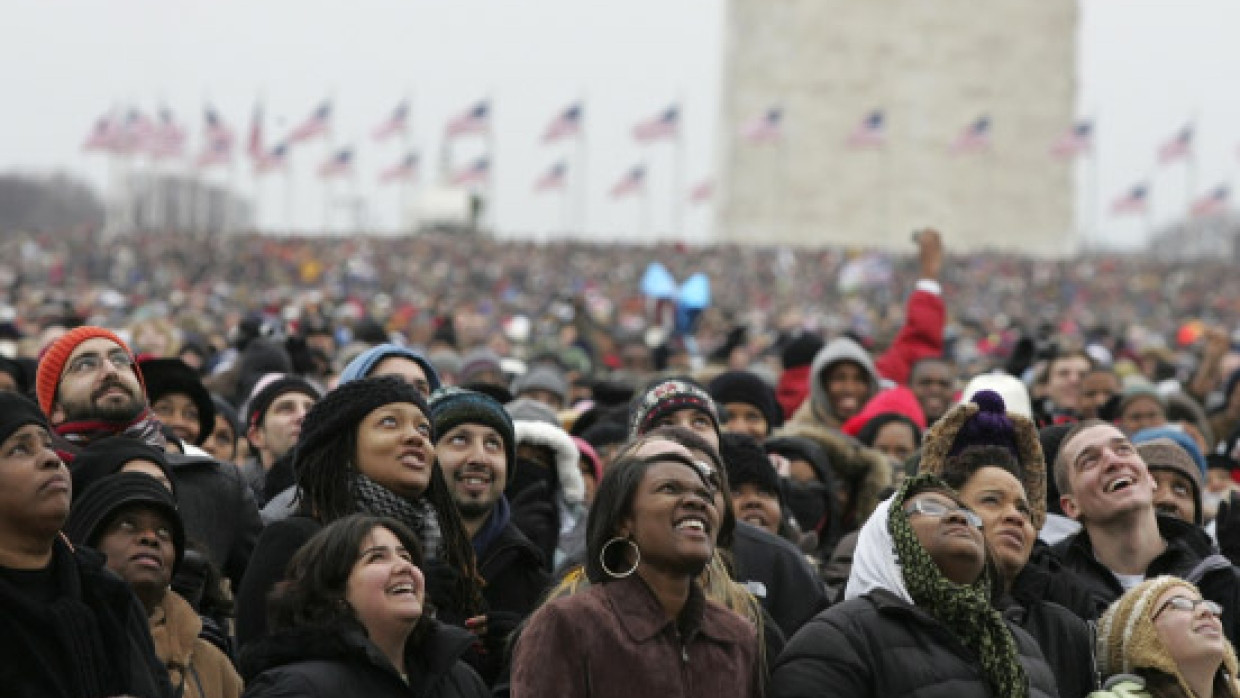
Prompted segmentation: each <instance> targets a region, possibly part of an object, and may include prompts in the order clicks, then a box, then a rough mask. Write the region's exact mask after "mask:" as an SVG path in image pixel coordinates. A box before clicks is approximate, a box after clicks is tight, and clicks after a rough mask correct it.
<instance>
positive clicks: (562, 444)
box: [509, 419, 586, 569]
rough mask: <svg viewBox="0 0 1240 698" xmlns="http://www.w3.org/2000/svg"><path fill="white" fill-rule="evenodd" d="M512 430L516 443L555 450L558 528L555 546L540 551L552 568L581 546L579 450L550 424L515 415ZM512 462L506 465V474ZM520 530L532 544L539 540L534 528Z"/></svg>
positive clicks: (583, 514) (582, 518)
mask: <svg viewBox="0 0 1240 698" xmlns="http://www.w3.org/2000/svg"><path fill="white" fill-rule="evenodd" d="M513 430H514V433H515V434H516V439H515V441H516V443H517V445H518V446H520V445H521V444H530V445H534V446H545V447H547V448H549V449H551V451H552V453H554V454H555V474H556V481H557V482H558V483H559V492H556V493H555V507H556V515H557V518H558V520H559V526H560V530H559V533H558V536H557V538H556V542H555V547H554V548H553V549H547V550H544V551H543V552H544V554H545V555H546V556H547V557H548V560H547V561H548V562H549V563H551V569H556V568H558V567H559V566H560V564H561V563H563V562H564V560H566V559H570V558H573V557H575V553H576V552H578V551H580V550H584V549H585V535H586V506H585V499H586V482H585V479H584V478H583V477H582V476H581V470H579V469H578V467H577V461H578V459H580V458H581V454H580V452H578V451H577V445H576V444H574V443H573V437H571V436H569V435H568V432H566V431H564V430H563V429H561V428H559V427H557V426H555V425H554V424H546V423H543V422H533V421H528V420H524V419H518V420H515V421H513ZM514 466H515V464H514ZM514 466H510V469H509V477H510V478H511V477H512V470H513V469H514ZM519 498H520V495H517V497H515V498H514V499H513V502H514V503H516V502H517V500H518V499H519ZM513 513H514V519H517V520H520V519H521V517H519V516H517V515H516V513H517V512H516V511H515V509H514V512H513ZM522 533H524V534H526V536H528V537H529V538H530V540H531V541H532V542H533V543H535V544H536V545H537V544H538V543H539V536H538V535H537V533H536V532H534V531H525V530H523V531H522Z"/></svg>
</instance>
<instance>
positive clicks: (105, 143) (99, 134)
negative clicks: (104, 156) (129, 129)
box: [82, 114, 121, 152]
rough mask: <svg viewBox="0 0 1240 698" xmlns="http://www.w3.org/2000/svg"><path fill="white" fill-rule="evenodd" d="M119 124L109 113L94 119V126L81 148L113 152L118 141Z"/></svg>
mask: <svg viewBox="0 0 1240 698" xmlns="http://www.w3.org/2000/svg"><path fill="white" fill-rule="evenodd" d="M120 129H121V124H120V123H119V122H117V121H116V120H115V119H114V118H113V117H112V115H111V114H104V115H103V116H101V117H99V118H98V119H96V120H95V127H94V128H93V129H91V132H90V135H89V136H87V137H86V141H85V142H84V143H82V150H85V151H88V152H89V151H103V152H114V151H115V150H116V145H117V142H118V141H119V135H120V134H119V131H120Z"/></svg>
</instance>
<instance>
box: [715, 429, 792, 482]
mask: <svg viewBox="0 0 1240 698" xmlns="http://www.w3.org/2000/svg"><path fill="white" fill-rule="evenodd" d="M719 456H720V457H722V458H723V464H724V467H725V468H726V469H727V471H728V486H729V487H731V488H732V491H733V492H735V491H736V490H738V489H740V486H741V485H744V484H752V485H757V487H758V489H759V490H760V491H762V492H767V493H769V494H772V495H774V496H776V497H779V496H780V489H779V473H777V472H775V466H773V465H771V459H770V458H767V456H766V451H763V450H762V446H761V445H759V444H758V442H757V441H756V440H754V438H753V437H752V436H750V435H748V434H735V433H728V434H723V435H721V436H720V437H719Z"/></svg>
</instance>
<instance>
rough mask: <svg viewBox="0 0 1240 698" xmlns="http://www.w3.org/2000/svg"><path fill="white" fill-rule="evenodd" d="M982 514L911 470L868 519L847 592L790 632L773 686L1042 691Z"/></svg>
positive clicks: (788, 689) (880, 691) (964, 695)
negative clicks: (1001, 595) (1008, 606)
mask: <svg viewBox="0 0 1240 698" xmlns="http://www.w3.org/2000/svg"><path fill="white" fill-rule="evenodd" d="M992 574H993V571H992V570H991V569H990V565H988V561H987V557H986V544H985V541H984V540H983V538H982V530H981V519H979V518H978V516H977V514H975V513H973V512H972V511H971V510H969V509H967V508H966V507H965V506H964V505H963V504H962V503H961V501H960V499H959V498H958V497H957V496H956V494H955V493H954V492H953V491H952V490H950V489H949V488H948V487H947V486H946V485H945V484H944V483H943V482H942V481H941V480H939V479H938V477H937V476H935V475H931V474H922V475H918V476H916V477H914V478H910V479H908V480H906V481H905V482H904V484H903V485H902V486H901V487H900V490H899V491H897V492H896V494H895V495H894V496H893V497H892V498H890V499H888V500H887V501H885V502H883V503H882V504H880V505H879V506H878V508H877V509H875V510H874V513H873V514H872V515H871V516H870V518H869V520H868V521H866V523H865V525H864V526H863V527H862V528H861V534H860V536H859V538H858V541H857V552H856V555H855V557H854V559H853V569H852V576H851V577H850V578H849V580H848V586H847V588H846V590H845V592H844V598H845V601H844V602H843V603H841V604H838V605H836V606H833V607H831V608H829V609H827V610H826V611H824V612H822V613H820V614H819V615H818V616H817V617H815V618H814V619H813V620H811V621H810V622H809V623H807V624H806V625H805V626H804V627H803V628H801V630H800V631H798V632H797V633H796V634H795V635H793V636H792V639H790V640H789V641H788V645H787V647H785V648H784V652H783V654H781V655H780V656H779V659H778V660H777V661H776V663H775V667H774V670H773V672H772V675H771V695H772V696H774V697H775V698H817V697H820V696H821V697H825V696H831V697H832V698H879V697H881V698H896V697H898V696H914V695H915V696H918V698H937V697H939V696H943V697H945V698H973V697H974V696H977V697H979V698H981V697H986V698H1047V697H1050V696H1057V695H1058V692H1057V689H1056V687H1055V677H1054V675H1053V673H1052V672H1051V670H1050V667H1049V666H1047V664H1046V662H1045V660H1044V659H1043V658H1042V653H1041V652H1040V651H1039V649H1038V646H1037V643H1035V642H1034V641H1033V638H1031V637H1030V636H1029V635H1028V634H1027V633H1025V631H1023V630H1021V629H1020V628H1019V627H1017V626H1015V625H1014V624H1011V623H1009V622H1008V621H1005V620H1004V619H1003V618H1002V617H1001V616H1000V615H999V613H998V612H997V611H996V610H995V609H994V608H993V606H992V605H991V598H992V594H993V593H994V591H995V585H994V583H993V576H992Z"/></svg>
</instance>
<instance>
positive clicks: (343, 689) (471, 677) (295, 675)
mask: <svg viewBox="0 0 1240 698" xmlns="http://www.w3.org/2000/svg"><path fill="white" fill-rule="evenodd" d="M431 623H432V625H431V627H430V630H429V633H428V634H427V635H426V636H425V637H424V638H423V639H422V641H421V642H419V643H417V644H416V646H415V644H414V643H409V644H408V645H407V646H406V648H405V671H406V676H407V678H408V682H407V683H406V681H404V680H402V679H401V675H400V673H399V672H397V670H396V667H394V666H392V663H391V662H390V661H388V659H387V657H385V656H383V653H382V652H380V651H379V648H378V647H376V646H375V645H374V643H372V642H371V641H370V640H369V639H367V637H366V634H365V632H364V631H363V630H362V629H360V628H355V627H348V628H296V629H293V630H285V631H282V632H278V633H276V634H274V635H271V636H270V637H267V638H264V639H263V640H261V641H260V642H258V643H256V644H255V645H254V646H253V647H249V648H246V650H245V651H244V652H243V653H242V656H241V673H242V676H244V677H245V680H246V689H245V696H246V698H335V697H336V696H366V697H367V698H387V697H388V696H392V697H393V698H395V697H397V696H411V697H412V696H416V697H417V698H484V697H485V696H489V695H490V692H489V691H488V690H487V687H486V685H484V684H483V683H482V679H480V678H478V675H477V674H475V673H474V670H473V669H470V668H469V667H468V666H467V665H466V664H465V663H464V662H462V661H461V656H462V655H464V654H465V652H466V650H468V649H469V647H470V646H471V645H472V644H473V643H474V636H473V635H472V634H470V633H468V632H466V631H464V630H461V629H460V628H454V627H452V626H448V625H442V624H440V623H437V622H435V621H431Z"/></svg>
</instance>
